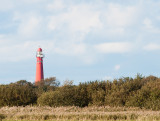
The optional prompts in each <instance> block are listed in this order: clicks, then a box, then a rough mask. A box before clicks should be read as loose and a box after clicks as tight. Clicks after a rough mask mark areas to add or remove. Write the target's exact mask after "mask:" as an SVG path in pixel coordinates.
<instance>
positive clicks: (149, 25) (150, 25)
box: [143, 18, 160, 33]
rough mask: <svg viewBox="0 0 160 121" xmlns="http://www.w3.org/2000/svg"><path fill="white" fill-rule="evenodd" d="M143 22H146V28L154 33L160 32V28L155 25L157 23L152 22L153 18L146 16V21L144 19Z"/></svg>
mask: <svg viewBox="0 0 160 121" xmlns="http://www.w3.org/2000/svg"><path fill="white" fill-rule="evenodd" d="M143 24H144V26H145V29H146V30H147V31H149V32H152V33H160V29H159V28H157V27H155V25H154V24H153V22H152V19H150V18H145V19H144V21H143Z"/></svg>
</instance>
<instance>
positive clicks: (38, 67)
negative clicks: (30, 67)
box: [35, 48, 44, 84]
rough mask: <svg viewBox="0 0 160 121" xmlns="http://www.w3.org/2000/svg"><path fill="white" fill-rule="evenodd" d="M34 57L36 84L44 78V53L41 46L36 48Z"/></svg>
mask: <svg viewBox="0 0 160 121" xmlns="http://www.w3.org/2000/svg"><path fill="white" fill-rule="evenodd" d="M36 58H37V65H36V80H35V84H37V83H38V82H40V81H41V80H42V79H44V74H43V58H44V55H43V53H42V49H41V48H38V50H37V54H36Z"/></svg>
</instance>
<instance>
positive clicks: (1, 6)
mask: <svg viewBox="0 0 160 121" xmlns="http://www.w3.org/2000/svg"><path fill="white" fill-rule="evenodd" d="M13 8H14V2H13V1H11V0H0V11H8V10H11V9H13Z"/></svg>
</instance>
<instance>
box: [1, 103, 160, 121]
mask: <svg viewBox="0 0 160 121" xmlns="http://www.w3.org/2000/svg"><path fill="white" fill-rule="evenodd" d="M1 119H3V120H26V121H28V120H63V121H71V120H74V121H76V120H88V121H89V120H99V121H106V120H126V121H128V120H131V121H135V120H136V121H142V120H143V121H157V120H160V111H151V110H144V109H139V108H125V107H116V108H113V107H85V108H79V107H74V106H73V107H55V108H53V107H33V106H26V107H2V108H0V120H1Z"/></svg>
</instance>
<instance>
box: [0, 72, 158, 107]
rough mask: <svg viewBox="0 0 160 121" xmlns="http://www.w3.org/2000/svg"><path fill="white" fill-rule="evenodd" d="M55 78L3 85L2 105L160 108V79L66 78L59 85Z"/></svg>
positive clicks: (1, 88) (0, 89)
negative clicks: (74, 79) (110, 79)
mask: <svg viewBox="0 0 160 121" xmlns="http://www.w3.org/2000/svg"><path fill="white" fill-rule="evenodd" d="M59 85H60V83H59V81H57V80H56V78H55V77H51V78H47V79H45V80H43V81H42V83H39V84H36V85H34V84H32V83H30V82H27V81H25V80H20V81H18V82H16V83H11V84H8V85H0V106H21V105H23V106H25V105H30V104H38V105H42V106H44V105H46V106H53V107H57V106H79V107H85V106H112V107H119V106H120V107H123V106H128V107H140V108H147V109H152V110H160V78H157V77H155V76H148V77H143V76H142V75H140V74H137V76H136V77H135V78H129V77H123V78H120V79H115V80H113V81H108V80H107V81H98V80H96V81H90V82H85V83H80V84H79V85H73V81H68V80H67V81H65V82H64V84H63V85H61V86H59Z"/></svg>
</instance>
